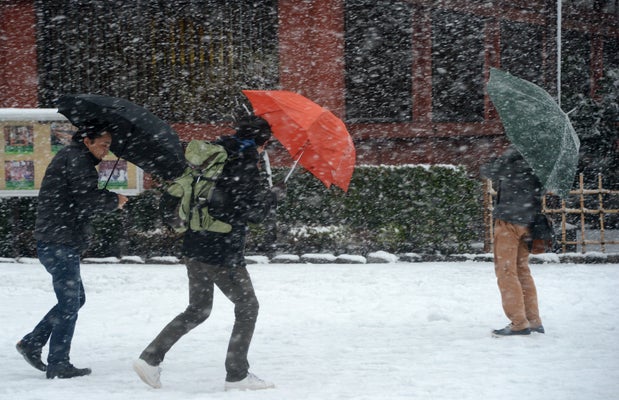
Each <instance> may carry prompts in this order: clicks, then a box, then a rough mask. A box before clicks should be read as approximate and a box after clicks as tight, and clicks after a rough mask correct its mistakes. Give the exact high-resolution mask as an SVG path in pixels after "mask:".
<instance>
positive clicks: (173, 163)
mask: <svg viewBox="0 0 619 400" xmlns="http://www.w3.org/2000/svg"><path fill="white" fill-rule="evenodd" d="M58 112H59V113H60V114H62V115H64V116H65V117H67V118H68V119H69V121H71V123H72V124H73V125H75V126H77V127H78V128H83V127H86V126H92V125H106V126H108V128H107V129H108V131H109V132H111V133H112V146H111V148H110V150H111V151H112V153H114V154H115V155H116V157H118V158H124V159H125V160H127V161H129V162H131V163H133V164H135V165H137V166H138V167H140V168H142V169H143V170H144V171H146V172H148V173H151V174H153V175H158V176H160V177H162V178H164V179H173V178H176V177H178V176H180V175H182V174H183V171H184V170H185V167H186V164H185V157H184V154H183V147H182V146H181V143H180V140H179V138H178V135H177V133H176V132H174V130H173V129H172V128H171V127H170V126H169V125H168V124H166V123H165V122H163V121H162V120H161V119H159V118H158V117H157V116H155V115H154V114H153V113H151V112H150V111H148V110H146V109H145V108H143V107H140V106H138V105H136V104H134V103H132V102H130V101H128V100H125V99H119V98H116V97H109V96H101V95H96V94H76V95H64V96H61V97H60V98H59V99H58Z"/></svg>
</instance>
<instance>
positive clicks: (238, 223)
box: [133, 116, 276, 390]
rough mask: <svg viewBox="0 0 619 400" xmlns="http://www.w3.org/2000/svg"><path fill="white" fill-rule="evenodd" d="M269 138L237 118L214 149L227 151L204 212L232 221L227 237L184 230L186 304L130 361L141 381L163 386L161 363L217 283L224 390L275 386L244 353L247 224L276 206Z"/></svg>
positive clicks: (209, 301) (250, 295) (251, 299)
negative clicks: (229, 317) (228, 308)
mask: <svg viewBox="0 0 619 400" xmlns="http://www.w3.org/2000/svg"><path fill="white" fill-rule="evenodd" d="M270 137H271V129H270V127H269V125H268V123H267V122H266V121H265V120H263V119H262V118H258V117H255V116H252V117H247V118H244V119H242V120H241V121H240V122H239V124H238V128H237V130H236V133H235V134H234V135H232V136H223V137H221V138H219V139H218V140H217V141H216V144H219V145H221V146H223V147H224V148H225V150H226V152H227V154H228V157H227V161H226V163H225V165H224V167H223V171H222V173H221V175H220V177H219V178H218V180H217V183H216V186H215V190H214V192H213V195H212V197H211V199H210V202H209V206H208V213H209V214H211V215H212V216H213V217H214V218H217V219H218V220H220V221H223V222H225V223H227V224H230V226H231V230H230V231H229V232H226V233H222V232H215V231H210V230H201V231H195V230H193V229H192V228H191V226H189V227H188V229H187V230H186V231H185V233H184V240H183V248H182V253H183V257H184V262H185V264H186V266H187V274H188V277H189V305H188V307H187V308H186V309H185V311H184V312H182V313H181V314H179V315H178V316H177V317H176V318H174V319H173V320H172V321H171V322H170V323H169V324H168V325H166V326H165V327H164V328H163V330H162V331H161V332H160V333H159V335H158V336H157V337H156V338H155V339H154V340H153V341H152V342H151V343H150V344H149V345H148V346H147V347H146V348H145V349H144V351H143V352H142V354H141V355H140V358H139V359H138V360H136V361H135V362H134V364H133V367H134V370H135V371H136V373H137V374H138V375H139V376H140V378H141V379H142V380H143V381H144V382H145V383H146V384H148V385H150V386H152V387H154V388H160V387H161V382H160V373H161V368H160V367H159V364H160V363H161V362H162V361H163V359H164V357H165V355H166V353H167V352H168V351H169V350H170V349H171V348H172V346H173V345H174V344H175V343H176V342H177V341H178V340H179V339H180V338H181V337H182V336H183V335H185V334H186V333H187V332H189V331H190V330H191V329H193V328H195V327H196V326H198V325H200V324H201V323H202V322H204V321H205V320H206V319H207V318H208V317H209V315H210V313H211V309H212V306H213V294H214V285H217V287H218V288H219V289H220V290H221V291H222V292H223V293H224V294H225V295H226V297H227V298H228V299H230V301H232V302H233V303H234V314H235V322H234V326H233V328H232V334H231V336H230V342H229V344H228V350H227V356H226V362H225V367H226V372H227V374H226V382H225V386H224V388H225V390H235V389H236V390H257V389H268V388H272V387H274V385H273V383H270V382H266V381H264V380H262V379H260V378H258V377H257V376H255V375H254V374H252V373H251V372H249V363H248V361H247V353H248V350H249V346H250V344H251V339H252V335H253V332H254V327H255V325H256V320H257V317H258V307H259V306H258V300H257V298H256V294H255V293H254V288H253V285H252V281H251V278H250V276H249V273H248V271H247V268H246V264H245V239H246V235H247V231H248V226H247V225H248V223H258V222H261V221H262V220H263V219H264V218H265V217H266V216H267V214H268V213H269V211H270V210H271V208H273V207H275V206H276V198H275V195H274V194H273V193H272V192H271V190H270V189H269V186H268V182H267V180H266V179H265V176H264V174H261V172H260V159H261V158H260V153H262V151H263V150H264V147H265V145H266V143H267V141H268V140H269V139H270Z"/></svg>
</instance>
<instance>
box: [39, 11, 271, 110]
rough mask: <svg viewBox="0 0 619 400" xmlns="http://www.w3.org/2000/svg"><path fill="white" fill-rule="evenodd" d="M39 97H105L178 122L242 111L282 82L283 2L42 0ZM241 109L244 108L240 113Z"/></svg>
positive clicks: (45, 100)
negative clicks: (252, 94) (250, 94)
mask: <svg viewBox="0 0 619 400" xmlns="http://www.w3.org/2000/svg"><path fill="white" fill-rule="evenodd" d="M35 7H36V12H37V35H38V45H37V53H38V54H37V55H38V64H39V76H40V85H39V88H40V89H39V91H40V92H39V98H40V102H41V104H42V105H43V106H44V107H51V106H53V100H54V99H55V98H57V97H58V96H59V95H61V94H63V93H83V92H90V93H100V94H105V95H110V96H116V97H123V98H127V99H129V100H132V101H134V102H136V103H138V104H143V105H147V106H148V108H149V109H150V110H151V111H153V112H154V113H155V114H157V115H158V116H160V117H162V118H164V119H166V120H168V121H172V122H173V121H184V122H208V121H217V120H221V119H222V118H226V117H228V116H230V115H231V114H233V113H236V112H240V111H241V110H240V109H242V106H240V104H241V102H242V101H244V99H243V95H242V94H241V92H240V90H241V89H242V88H246V87H252V88H262V89H271V88H273V87H275V86H276V85H277V82H278V80H279V75H278V53H277V47H278V42H277V0H265V1H261V2H253V1H236V0H191V1H190V0H178V1H170V2H166V1H159V0H146V1H140V2H123V1H118V0H117V1H109V0H89V1H86V0H59V1H44V0H35ZM235 111H236V112H235Z"/></svg>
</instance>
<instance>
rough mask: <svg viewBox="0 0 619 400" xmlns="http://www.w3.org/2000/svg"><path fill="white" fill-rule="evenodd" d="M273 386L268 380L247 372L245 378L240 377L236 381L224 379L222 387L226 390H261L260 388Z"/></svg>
mask: <svg viewBox="0 0 619 400" xmlns="http://www.w3.org/2000/svg"><path fill="white" fill-rule="evenodd" d="M274 387H275V384H273V382H268V381H265V380H262V379H260V378H258V377H257V376H256V375H254V374H252V373H251V372H248V373H247V376H246V377H245V379H242V380H240V381H237V382H228V381H226V384H225V387H224V389H225V390H226V391H229V390H262V389H272V388H274Z"/></svg>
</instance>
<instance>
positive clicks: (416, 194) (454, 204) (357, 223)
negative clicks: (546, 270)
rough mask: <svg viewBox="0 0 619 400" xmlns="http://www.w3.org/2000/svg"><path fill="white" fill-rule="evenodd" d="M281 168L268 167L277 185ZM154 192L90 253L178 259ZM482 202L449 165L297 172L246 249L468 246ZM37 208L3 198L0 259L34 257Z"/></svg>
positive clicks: (99, 232)
mask: <svg viewBox="0 0 619 400" xmlns="http://www.w3.org/2000/svg"><path fill="white" fill-rule="evenodd" d="M286 173H287V170H281V169H280V170H276V171H274V181H275V182H279V181H281V180H282V179H283V176H284V175H285V174H286ZM159 196H160V190H159V189H153V190H147V191H145V192H143V193H140V194H139V195H137V196H135V197H133V198H132V199H131V201H129V203H128V204H127V206H126V207H125V209H124V210H122V211H116V212H114V213H112V214H107V215H104V216H100V217H98V218H96V220H95V222H94V224H93V227H94V236H93V243H92V245H91V247H90V249H89V250H88V252H87V253H86V256H89V257H108V256H116V257H120V256H123V255H139V256H144V257H152V256H164V255H176V256H179V255H180V254H179V248H180V241H181V237H179V235H177V234H175V233H174V232H171V231H170V230H169V229H167V228H166V227H165V225H164V224H163V221H162V220H161V218H160V216H159V210H158V204H159ZM480 199H481V189H480V182H478V181H477V180H473V179H470V178H469V177H468V176H467V175H466V171H465V170H464V169H463V168H455V167H450V166H430V167H423V166H397V167H389V166H381V167H373V166H360V167H357V168H356V170H355V173H354V175H353V178H352V181H351V183H350V187H349V190H348V192H347V193H344V192H343V191H342V190H340V189H339V188H336V187H332V188H330V189H327V188H325V187H324V185H322V183H321V182H320V181H318V180H317V179H316V178H314V177H313V176H311V175H310V174H309V173H307V172H297V173H295V174H294V175H293V176H292V177H291V178H290V180H289V182H288V185H287V193H286V196H285V198H284V199H283V201H281V202H280V205H279V207H278V210H277V215H273V216H271V218H269V220H267V222H266V223H265V224H261V225H257V226H252V227H251V228H252V229H251V234H250V236H249V239H248V243H247V251H248V253H270V254H273V253H275V252H281V253H293V254H304V253H312V252H331V253H334V254H343V253H348V254H363V255H365V254H367V253H369V252H372V251H377V250H385V251H389V252H394V253H406V252H416V253H442V254H453V253H462V252H468V251H471V246H472V244H473V243H475V242H479V241H480V240H481V237H482V235H483V221H482V216H481V214H482V210H481V208H482V207H481V202H480ZM35 210H36V198H30V197H21V198H2V199H0V257H20V256H22V257H34V256H35V244H34V240H33V239H32V230H33V228H34V218H35V217H34V216H35ZM275 220H276V221H275Z"/></svg>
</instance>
